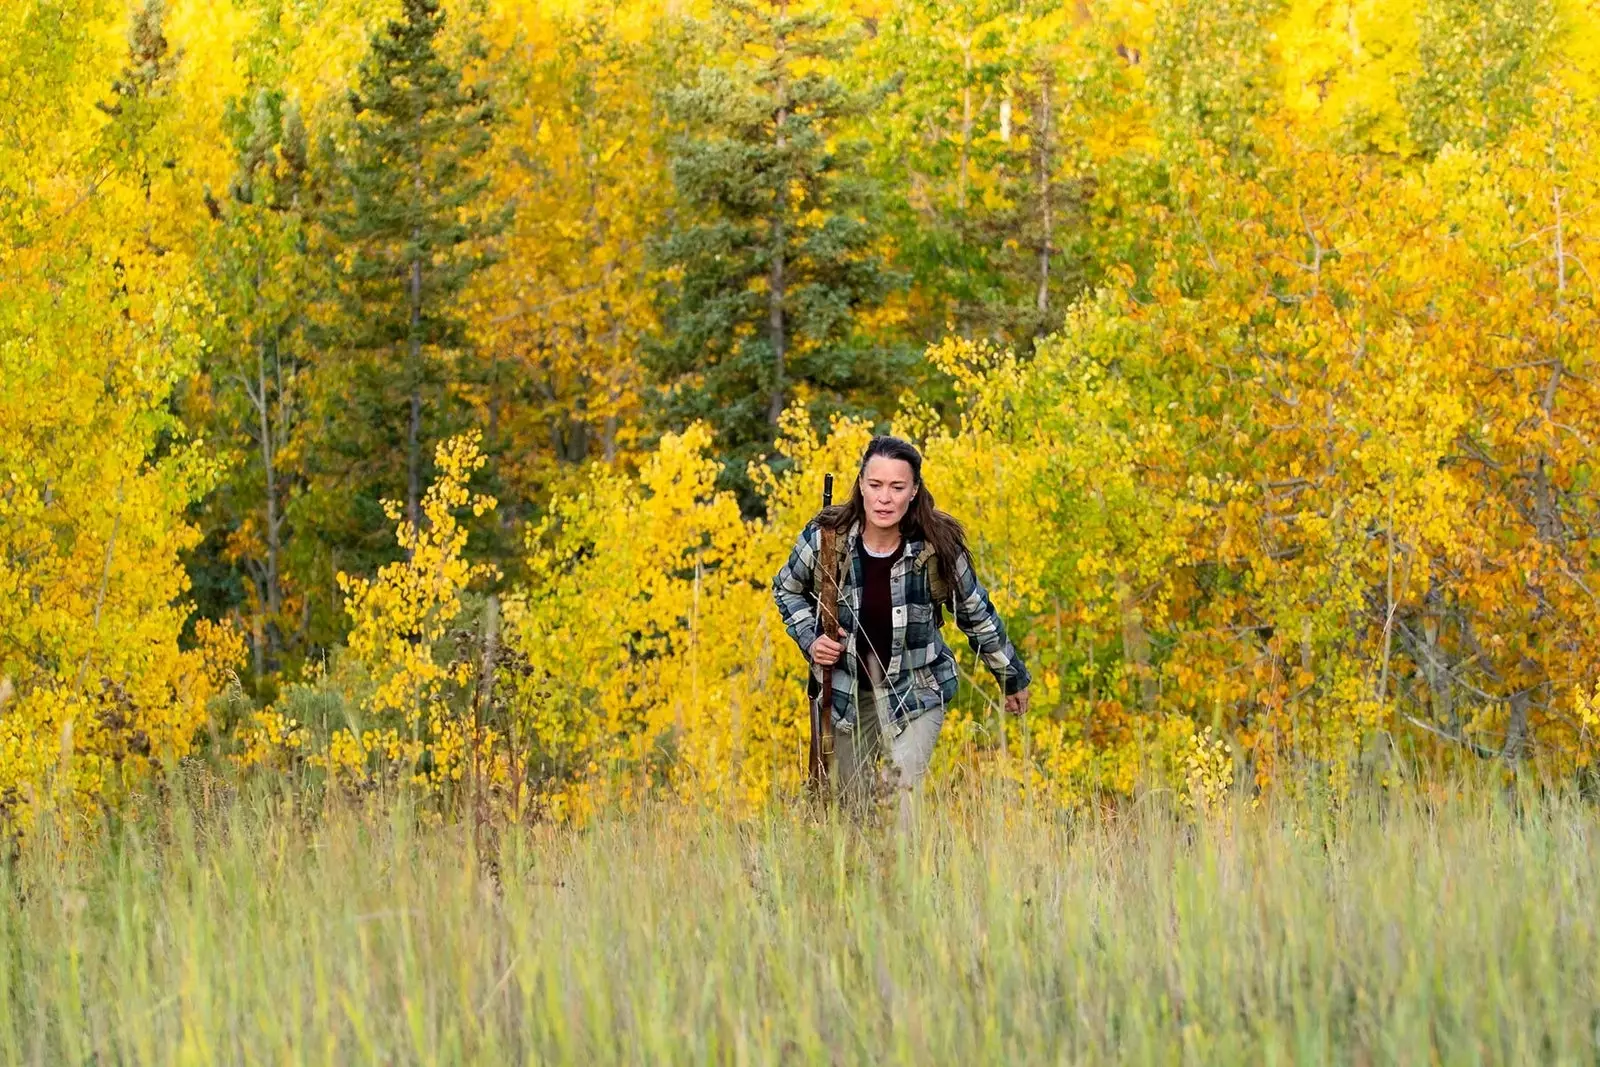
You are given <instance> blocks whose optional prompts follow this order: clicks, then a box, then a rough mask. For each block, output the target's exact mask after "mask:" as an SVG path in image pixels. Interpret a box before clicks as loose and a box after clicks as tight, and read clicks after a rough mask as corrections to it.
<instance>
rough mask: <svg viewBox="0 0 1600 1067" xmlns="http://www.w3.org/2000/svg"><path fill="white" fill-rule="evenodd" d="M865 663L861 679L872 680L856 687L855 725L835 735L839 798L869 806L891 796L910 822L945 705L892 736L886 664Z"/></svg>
mask: <svg viewBox="0 0 1600 1067" xmlns="http://www.w3.org/2000/svg"><path fill="white" fill-rule="evenodd" d="M866 668H867V669H866V674H867V678H866V679H863V680H862V681H863V682H865V681H868V680H870V682H871V685H870V687H869V686H867V685H865V684H863V685H861V686H860V688H859V689H858V690H857V692H858V693H859V694H860V696H859V699H860V705H859V707H858V708H857V710H856V728H855V730H853V731H851V732H850V733H842V732H840V733H836V734H835V735H834V739H833V769H834V780H835V781H836V782H838V789H839V796H840V799H842V800H844V801H845V802H847V803H851V804H857V805H866V804H867V803H868V802H870V801H871V800H873V799H875V798H878V797H882V798H883V799H889V798H890V797H893V798H894V799H895V802H896V805H897V806H898V807H899V809H900V821H901V823H902V825H906V824H908V823H909V822H910V821H911V820H912V818H913V817H914V799H913V798H914V796H915V795H916V793H917V792H918V791H919V790H918V787H919V786H920V785H921V784H922V779H923V776H924V775H926V774H927V773H928V763H929V762H930V761H931V760H932V759H933V746H934V745H935V744H936V743H937V742H938V740H939V730H940V728H941V727H942V726H944V708H942V707H940V708H936V709H934V710H931V711H926V712H924V713H923V714H922V715H921V716H919V717H918V718H915V719H913V720H911V721H910V722H909V723H907V724H906V728H905V729H904V730H902V731H901V732H900V735H899V736H898V737H896V736H894V714H893V712H892V710H891V709H890V707H889V701H890V699H891V698H890V694H889V686H888V684H887V683H886V682H885V681H884V677H883V666H882V664H880V663H879V662H878V661H877V658H876V657H873V656H869V657H867V663H866ZM886 739H887V742H886ZM885 756H887V757H888V758H887V760H886V761H885V760H884V759H883V757H885ZM882 764H886V765H882Z"/></svg>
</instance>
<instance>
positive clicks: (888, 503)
mask: <svg viewBox="0 0 1600 1067" xmlns="http://www.w3.org/2000/svg"><path fill="white" fill-rule="evenodd" d="M916 495H917V484H916V479H915V478H914V477H913V476H912V473H911V464H909V463H907V462H906V461H905V460H903V459H890V458H889V457H887V456H873V457H872V458H871V459H869V460H867V466H866V469H865V470H863V471H862V472H861V500H862V503H864V504H865V505H866V507H867V521H868V522H870V523H871V524H872V525H874V526H876V527H878V528H879V529H882V530H892V529H894V528H895V527H896V526H898V525H899V523H900V520H901V518H903V517H904V516H905V513H906V509H907V508H908V507H910V506H911V498H912V497H914V496H916Z"/></svg>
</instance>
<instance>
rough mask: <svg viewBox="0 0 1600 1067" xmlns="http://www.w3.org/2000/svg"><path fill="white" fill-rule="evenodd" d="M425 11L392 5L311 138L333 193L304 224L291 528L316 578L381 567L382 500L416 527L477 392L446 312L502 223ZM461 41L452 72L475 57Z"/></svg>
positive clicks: (475, 119)
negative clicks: (323, 128) (341, 118)
mask: <svg viewBox="0 0 1600 1067" xmlns="http://www.w3.org/2000/svg"><path fill="white" fill-rule="evenodd" d="M444 27H445V14H444V11H443V9H442V8H441V6H440V4H439V3H438V2H437V0H405V2H404V3H403V4H402V6H401V14H400V17H398V18H395V19H390V20H389V21H388V22H387V23H386V24H385V25H384V27H383V28H382V29H381V30H379V31H377V32H375V33H374V34H372V36H371V37H370V39H369V45H368V54H367V56H366V58H365V59H364V60H363V61H362V63H361V66H360V70H359V72H358V75H357V79H356V85H355V87H354V88H353V89H351V90H350V92H349V97H348V103H349V114H348V118H347V122H346V124H345V125H344V126H343V128H341V129H340V130H339V131H338V132H337V133H334V132H332V131H329V132H328V134H327V136H326V144H327V152H328V154H329V156H330V158H331V160H332V166H333V171H334V174H333V177H332V179H331V180H330V187H329V189H328V191H327V194H326V199H325V201H324V203H323V206H322V209H321V211H320V213H319V222H320V223H321V225H322V226H323V227H324V228H325V231H326V236H327V245H326V249H327V252H328V254H329V255H330V256H331V257H332V259H333V261H334V262H335V263H336V265H337V283H336V300H335V305H336V308H337V314H336V316H335V318H334V321H333V322H332V323H329V324H327V326H326V328H325V329H326V333H325V335H324V337H323V338H322V343H323V346H324V352H323V356H322V358H321V359H320V360H319V366H318V368H317V374H316V380H315V386H314V394H313V397H312V400H311V406H312V419H313V420H314V425H315V430H314V432H313V433H312V435H311V438H310V440H309V441H308V443H307V444H306V446H305V448H304V451H303V455H304V459H305V463H306V478H307V481H308V488H307V491H306V493H305V495H304V496H303V497H302V498H301V499H300V500H299V501H298V502H297V506H296V508H295V511H294V515H295V522H296V524H297V525H299V526H301V527H302V529H304V530H305V532H306V533H307V535H308V536H309V537H311V538H312V539H313V540H314V541H315V542H316V543H317V545H318V547H319V548H320V550H321V551H320V553H319V555H320V559H321V561H323V563H324V566H329V567H332V566H334V565H333V563H332V561H333V560H334V559H337V561H338V563H337V566H338V567H350V568H354V569H356V570H369V569H371V568H372V567H373V566H375V565H376V564H377V563H378V562H379V561H380V560H383V559H386V558H389V556H390V555H391V551H392V550H391V549H390V548H389V547H388V546H387V545H386V544H385V542H386V541H387V537H386V523H385V522H384V521H383V516H382V512H381V507H380V501H381V500H382V499H385V498H394V499H399V500H402V501H404V502H405V507H406V514H407V516H408V518H409V519H410V520H411V521H412V522H416V521H417V520H418V519H419V517H420V507H421V497H422V489H423V486H424V485H425V483H426V482H427V480H428V477H429V469H428V467H427V460H426V456H427V454H428V452H429V451H430V449H429V448H428V443H429V442H431V441H437V440H438V439H440V438H441V437H443V436H445V435H447V434H448V433H449V432H450V431H452V430H454V429H456V428H459V427H461V426H462V425H463V424H464V423H465V422H466V421H467V419H468V417H469V414H468V408H467V406H466V405H465V404H464V403H463V402H462V398H461V387H462V385H463V384H464V383H468V382H471V381H473V380H474V379H475V378H477V377H478V373H477V369H476V367H475V366H474V362H473V352H472V349H471V346H470V344H469V338H468V331H467V319H466V317H465V315H464V314H463V312H462V309H461V307H460V303H459V300H460V297H461V294H462V292H463V290H464V289H465V288H466V286H467V284H468V282H469V281H470V280H471V278H472V277H473V275H474V274H475V273H476V272H478V271H480V270H481V269H482V268H483V267H484V266H485V265H486V264H487V263H488V262H489V261H490V259H491V257H492V251H493V250H492V247H491V245H490V239H491V238H493V237H494V236H495V235H496V234H498V233H499V232H500V231H501V230H502V229H503V227H504V224H505V221H506V218H507V215H506V212H505V211H504V210H503V209H501V208H498V207H493V206H491V205H489V204H488V203H486V198H485V192H486V190H487V189H488V183H489V178H488V176H487V175H485V174H483V173H480V171H479V167H480V164H481V162H482V159H483V157H484V155H485V153H486V151H487V149H488V147H489V144H490V133H491V127H492V124H493V122H494V121H495V108H494V105H493V103H492V101H491V100H490V98H489V96H488V92H487V89H486V88H485V86H484V85H482V84H480V83H476V82H473V83H469V82H467V81H466V80H464V79H463V76H462V73H461V70H460V69H459V68H458V67H457V66H455V65H453V64H452V62H451V60H450V59H448V58H446V56H445V55H444V54H443V52H442V50H441V47H442V41H441V36H440V35H441V33H442V31H443V30H444ZM475 49H476V46H475V45H474V44H473V43H472V42H471V41H469V42H468V45H467V47H466V54H465V55H463V56H462V57H460V58H461V61H463V62H465V61H468V60H470V59H472V58H473V56H474V55H475V54H476V51H475Z"/></svg>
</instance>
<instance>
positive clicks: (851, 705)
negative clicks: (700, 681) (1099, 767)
mask: <svg viewBox="0 0 1600 1067" xmlns="http://www.w3.org/2000/svg"><path fill="white" fill-rule="evenodd" d="M860 543H861V524H860V523H855V524H854V525H852V526H851V528H850V530H849V531H848V532H847V533H846V534H845V535H844V543H843V545H842V551H841V553H840V555H841V557H842V559H843V560H844V561H845V562H844V564H843V565H842V566H841V568H840V571H841V573H840V575H839V631H840V635H841V638H842V643H843V645H844V654H843V655H842V656H840V657H839V661H838V663H836V664H835V665H834V667H833V722H834V726H835V727H836V728H838V729H839V730H842V731H845V732H849V731H850V730H852V729H854V728H855V721H856V708H857V700H856V688H857V684H858V680H857V677H856V672H857V668H858V661H857V659H856V653H857V639H858V635H859V626H858V617H857V613H858V612H859V611H860V608H861V554H860V551H859V546H860ZM922 548H923V542H921V541H916V540H908V541H907V542H906V544H905V551H904V552H902V553H901V555H900V558H899V559H898V560H896V561H895V563H894V567H893V568H892V569H891V570H890V572H889V593H890V598H891V601H890V602H891V604H892V607H893V624H894V639H893V643H892V647H890V648H889V649H887V650H882V649H880V650H879V652H880V654H881V653H883V652H885V651H887V655H886V656H885V658H884V676H885V677H886V678H887V679H888V681H889V686H890V694H889V707H890V710H891V712H892V713H893V716H894V721H895V725H896V729H897V731H898V730H903V729H905V725H906V723H908V722H910V721H911V720H913V719H915V718H917V717H918V716H920V715H922V714H923V713H925V712H927V711H929V710H931V709H933V708H937V707H941V706H943V705H947V704H949V703H950V702H951V701H952V700H954V699H955V695H956V687H957V685H958V679H957V676H956V661H955V656H954V654H953V653H951V651H950V648H949V646H947V645H946V644H945V643H944V638H943V637H942V636H941V635H940V633H939V627H938V624H937V622H936V620H937V619H938V614H937V613H936V612H935V609H934V604H933V595H932V593H931V592H930V590H929V586H928V573H927V568H926V566H919V565H917V563H916V560H917V557H918V555H919V554H920V553H921V552H922ZM821 554H822V528H821V526H820V525H819V524H818V523H817V522H816V520H812V521H811V522H809V523H807V524H806V527H805V529H803V530H801V531H800V536H799V537H798V538H797V539H796V540H795V544H794V550H793V551H792V552H790V554H789V559H788V561H787V562H786V563H784V565H783V567H782V568H780V569H779V571H778V573H777V574H776V575H775V576H774V577H773V579H772V597H773V599H774V600H775V601H777V604H778V611H779V612H780V613H782V615H783V625H784V629H786V630H788V631H789V636H790V637H792V638H794V641H795V644H797V645H799V646H800V651H801V652H803V653H805V656H806V659H807V661H809V660H810V659H811V645H812V643H813V642H815V641H816V639H817V637H818V635H819V634H820V633H821V629H820V624H819V622H818V618H817V570H818V560H819V558H820V556H821ZM949 585H950V588H951V593H952V600H953V601H954V607H955V617H956V625H957V626H959V627H960V628H961V632H962V633H964V634H966V635H967V643H968V644H970V645H971V646H972V650H973V651H974V652H976V653H977V654H978V655H979V657H981V658H982V660H983V662H984V665H985V666H987V667H988V668H989V670H990V672H991V673H993V674H994V677H995V680H996V681H997V682H999V683H1000V686H1001V688H1002V689H1003V690H1004V691H1005V693H1006V695H1008V696H1009V695H1010V694H1012V693H1017V692H1021V691H1022V690H1024V689H1026V688H1027V687H1028V684H1029V681H1030V678H1029V675H1028V668H1027V667H1026V666H1024V665H1023V662H1022V657H1021V656H1020V655H1019V654H1018V653H1017V650H1016V649H1015V648H1014V647H1013V646H1012V644H1011V642H1010V641H1009V640H1007V638H1006V628H1005V623H1003V622H1001V621H1000V616H999V614H998V613H997V612H996V611H995V610H994V605H993V604H992V603H990V601H989V594H988V592H987V591H986V590H985V589H984V588H983V586H982V585H981V584H980V583H979V582H978V576H977V574H975V573H974V572H973V569H972V560H971V558H970V557H969V556H966V555H963V556H962V558H961V559H960V561H959V563H958V565H957V569H956V573H955V574H954V575H953V576H952V577H951V579H950V582H949ZM822 670H823V668H821V667H818V666H817V665H816V664H812V666H811V683H812V687H811V688H812V693H813V694H815V692H816V691H817V688H818V687H819V686H820V684H821V681H822Z"/></svg>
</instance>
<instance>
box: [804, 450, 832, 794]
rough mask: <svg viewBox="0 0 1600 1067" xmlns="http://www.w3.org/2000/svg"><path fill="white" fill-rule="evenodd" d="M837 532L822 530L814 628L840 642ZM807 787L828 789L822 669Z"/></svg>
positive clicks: (828, 688)
mask: <svg viewBox="0 0 1600 1067" xmlns="http://www.w3.org/2000/svg"><path fill="white" fill-rule="evenodd" d="M822 506H823V507H824V508H827V507H832V506H833V475H831V474H825V475H823V476H822ZM837 536H838V533H837V531H835V530H832V529H830V528H828V527H826V526H824V527H823V529H822V552H821V558H820V559H819V561H818V562H819V564H820V573H819V574H818V575H817V624H818V627H819V628H820V629H821V631H822V633H824V634H826V635H827V636H828V637H830V638H832V639H833V640H835V641H837V640H839V575H838V573H837V571H835V569H834V567H833V557H834V552H833V543H832V542H833V539H834V538H835V537H837ZM808 755H809V758H808V762H807V767H806V772H807V773H806V785H807V786H809V787H810V789H811V791H812V792H813V793H814V794H817V795H823V794H825V792H826V790H827V786H828V765H829V763H831V762H832V760H833V668H832V667H823V668H822V685H821V687H820V689H819V691H818V693H817V696H816V699H814V700H812V701H811V747H810V752H809V754H808Z"/></svg>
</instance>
